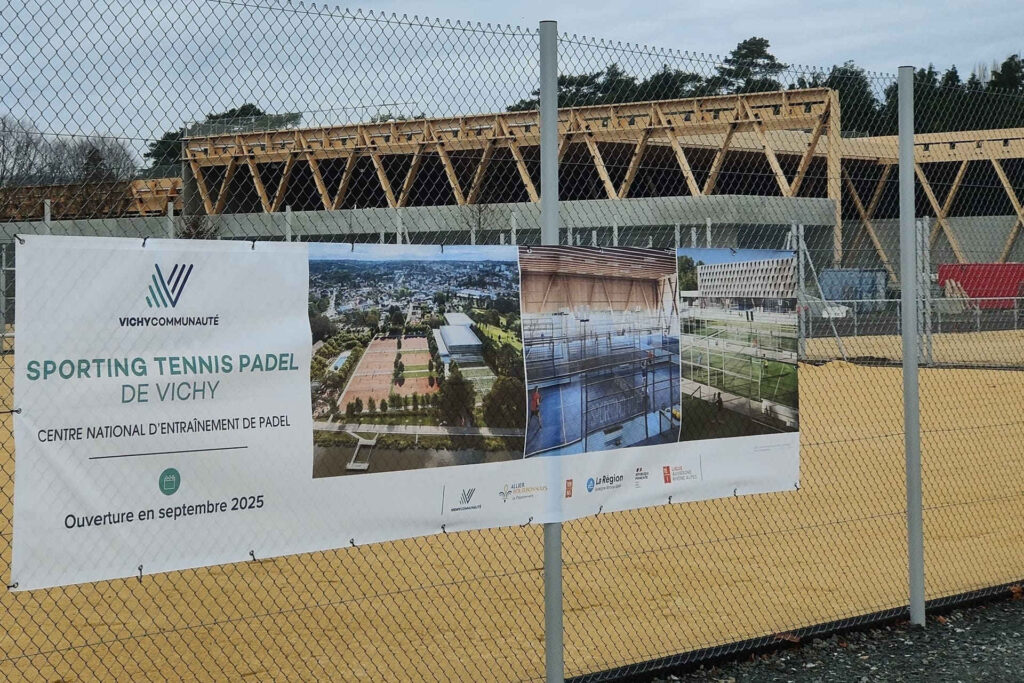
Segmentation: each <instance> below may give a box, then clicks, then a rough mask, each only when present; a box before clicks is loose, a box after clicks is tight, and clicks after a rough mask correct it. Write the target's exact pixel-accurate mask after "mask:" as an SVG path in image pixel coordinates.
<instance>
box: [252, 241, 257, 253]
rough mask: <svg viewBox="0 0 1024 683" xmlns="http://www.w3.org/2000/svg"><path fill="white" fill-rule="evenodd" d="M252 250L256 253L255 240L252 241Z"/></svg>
mask: <svg viewBox="0 0 1024 683" xmlns="http://www.w3.org/2000/svg"><path fill="white" fill-rule="evenodd" d="M252 250H253V251H256V240H255V239H254V240H252Z"/></svg>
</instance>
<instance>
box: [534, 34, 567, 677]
mask: <svg viewBox="0 0 1024 683" xmlns="http://www.w3.org/2000/svg"><path fill="white" fill-rule="evenodd" d="M540 217H541V223H540V241H541V244H548V245H554V244H558V24H557V23H556V22H554V21H542V22H540ZM550 460H552V461H558V460H559V458H551V459H550ZM561 483H562V482H561V476H560V475H559V477H558V479H557V480H554V481H552V482H550V483H549V489H550V495H551V498H552V500H559V501H560V500H561V497H560V496H557V493H558V491H559V490H560V487H561ZM544 669H545V673H546V680H547V683H555V682H556V681H558V682H561V681H564V680H565V663H564V661H563V652H562V524H561V523H560V522H548V523H547V524H545V525H544Z"/></svg>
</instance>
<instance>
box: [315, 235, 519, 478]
mask: <svg viewBox="0 0 1024 683" xmlns="http://www.w3.org/2000/svg"><path fill="white" fill-rule="evenodd" d="M309 318H310V329H311V331H312V335H313V361H312V365H311V370H310V372H311V375H312V392H313V396H312V403H313V420H314V444H315V449H314V451H315V453H314V463H313V476H314V478H319V477H331V476H339V475H345V474H352V473H359V472H385V471H394V470H408V469H417V468H420V467H438V466H445V465H465V464H473V463H480V462H494V461H501V460H510V459H515V458H522V457H523V426H524V424H525V422H526V402H525V400H526V392H525V388H524V384H523V355H522V354H523V347H522V336H521V332H520V320H519V268H518V264H517V253H516V248H515V247H472V246H462V247H447V248H444V249H442V248H441V247H433V246H410V245H404V246H403V245H366V244H360V245H355V246H353V245H350V244H311V245H310V247H309Z"/></svg>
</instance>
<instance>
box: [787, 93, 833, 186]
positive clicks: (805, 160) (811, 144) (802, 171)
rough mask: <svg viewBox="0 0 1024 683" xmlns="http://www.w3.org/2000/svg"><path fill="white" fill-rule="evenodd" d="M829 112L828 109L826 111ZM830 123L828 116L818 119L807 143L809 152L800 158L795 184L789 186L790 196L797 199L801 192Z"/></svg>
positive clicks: (794, 179)
mask: <svg viewBox="0 0 1024 683" xmlns="http://www.w3.org/2000/svg"><path fill="white" fill-rule="evenodd" d="M825 111H826V112H827V111H828V110H827V109H826V110H825ZM826 121H828V118H827V117H826V116H822V117H821V118H819V119H818V123H817V124H815V126H814V130H812V131H811V139H810V140H808V141H807V151H806V152H804V155H803V156H802V157H800V165H799V166H797V169H796V176H795V177H794V178H793V182H792V183H790V186H789V196H790V197H795V196H797V194H798V193H799V192H800V186H801V185H802V184H803V182H804V176H806V175H807V169H809V168H810V167H811V160H813V159H814V152H815V150H817V148H818V140H820V139H821V133H822V131H824V130H825V123H826Z"/></svg>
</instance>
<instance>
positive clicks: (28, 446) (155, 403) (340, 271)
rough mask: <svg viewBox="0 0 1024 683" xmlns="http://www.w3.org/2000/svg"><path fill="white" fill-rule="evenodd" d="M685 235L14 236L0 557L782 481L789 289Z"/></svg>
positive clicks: (102, 574) (435, 525) (597, 502)
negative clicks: (678, 245)
mask: <svg viewBox="0 0 1024 683" xmlns="http://www.w3.org/2000/svg"><path fill="white" fill-rule="evenodd" d="M698 251H701V250H698ZM711 251H715V250H711ZM726 251H729V250H726ZM690 256H696V257H697V258H696V259H690V260H689V261H686V260H685V259H684V255H683V254H682V253H680V254H679V255H678V261H677V254H675V253H672V252H669V251H657V250H647V249H621V250H620V249H604V250H587V249H584V248H566V247H541V248H538V247H534V248H532V249H528V248H524V249H519V248H516V247H497V246H494V247H475V246H463V247H444V248H443V249H442V248H441V247H432V246H409V245H404V246H402V245H351V244H331V245H318V244H311V245H306V244H283V243H266V242H257V243H255V244H252V243H249V242H245V243H239V242H224V241H171V240H148V241H146V242H145V243H144V242H143V241H142V240H125V239H105V238H69V237H26V238H25V243H24V244H23V245H22V244H20V245H19V246H18V251H17V259H18V261H17V263H18V268H17V275H16V277H17V292H18V297H17V300H16V323H17V344H18V346H17V353H16V361H15V371H16V378H15V407H16V409H17V413H16V415H15V439H16V445H17V452H16V469H15V499H14V502H15V531H14V549H13V561H12V577H11V581H12V583H14V584H17V586H16V587H17V589H32V588H41V587H48V586H53V585H61V584H70V583H79V582H85V581H95V580H102V579H109V578H119V577H128V576H133V575H142V574H149V573H154V572H162V571H169V570H175V569H186V568H194V567H200V566H207V565H213V564H220V563H227V562H236V561H244V560H249V559H253V558H262V557H270V556H276V555H284V554H292V553H299V552H310V551H316V550H326V549H332V548H340V547H346V546H350V545H361V544H365V543H373V542H379V541H387V540H393V539H398V538H408V537H413V536H421V535H427V534H434V533H439V532H444V531H457V530H464V529H477V528H485V527H493V526H503V525H513V524H516V525H518V524H527V523H542V522H552V521H562V520H566V519H572V518H576V517H580V516H586V515H593V514H598V513H601V512H611V511H614V510H624V509H629V508H635V507H642V506H647V505H659V504H666V503H675V502H685V501H693V500H701V499H706V498H711V497H720V496H733V495H744V494H750V493H760V492H766V491H779V490H792V489H794V488H796V487H797V485H798V475H799V460H798V448H799V434H798V432H797V430H796V414H797V407H796V364H795V331H791V330H790V322H791V321H790V317H789V316H790V315H791V311H790V305H789V304H788V303H787V302H786V301H785V300H784V299H783V298H780V297H778V296H775V295H776V294H778V293H777V292H768V293H767V294H769V295H771V296H769V297H768V298H756V300H755V299H752V298H750V296H748V295H750V294H751V292H745V296H744V297H742V298H736V297H731V296H728V295H729V292H722V291H718V290H716V289H714V287H716V286H717V285H716V282H717V280H715V278H716V277H717V276H716V274H715V273H717V272H718V270H720V269H721V268H720V267H719V266H715V267H709V266H708V264H711V265H714V264H715V263H717V262H718V260H722V259H724V260H725V261H732V262H736V261H740V262H741V263H740V265H739V268H740V269H741V271H742V270H743V269H744V268H747V266H746V265H743V264H744V263H747V262H746V261H743V258H747V259H748V260H750V262H754V261H756V260H757V259H760V260H764V259H763V258H761V256H758V255H757V254H751V253H749V252H739V256H737V252H735V251H732V254H726V255H724V256H723V255H721V254H719V255H714V254H710V253H707V254H697V255H694V254H691V255H690ZM762 256H763V255H762ZM775 256H779V257H780V258H785V254H782V255H781V256H780V255H778V254H774V255H773V257H775ZM751 259H753V260H751ZM757 262H758V263H759V262H760V261H757ZM697 264H701V265H697ZM677 266H678V270H677ZM684 266H685V268H684ZM691 266H692V268H691ZM722 267H724V266H722ZM729 267H730V268H731V267H732V266H729ZM779 267H783V266H778V267H777V266H771V267H770V268H767V267H765V266H763V264H762V265H757V266H751V268H752V270H751V272H756V273H761V274H762V275H764V276H765V277H767V278H768V279H769V280H770V281H772V282H776V281H777V280H778V273H777V272H776V271H777V270H778V268H779ZM686 268H691V270H692V271H693V272H689V271H687V270H686ZM701 269H703V270H701ZM698 270H701V272H702V273H704V283H705V287H704V291H699V290H698V288H697V287H696V286H692V287H684V286H683V285H684V283H683V282H682V281H678V278H680V277H681V278H684V279H685V280H686V282H687V283H689V282H690V281H691V280H692V281H693V282H696V279H697V271H698ZM769 271H770V272H769ZM734 275H735V273H733V275H731V276H730V278H731V280H730V281H733V280H735V277H734ZM758 277H761V275H758ZM602 280H603V282H602ZM753 293H754V294H758V295H760V294H765V292H753ZM733 294H735V293H733ZM794 330H795V326H794ZM791 346H792V347H793V349H794V350H793V352H792V354H790V347H791ZM790 356H792V357H790Z"/></svg>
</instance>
